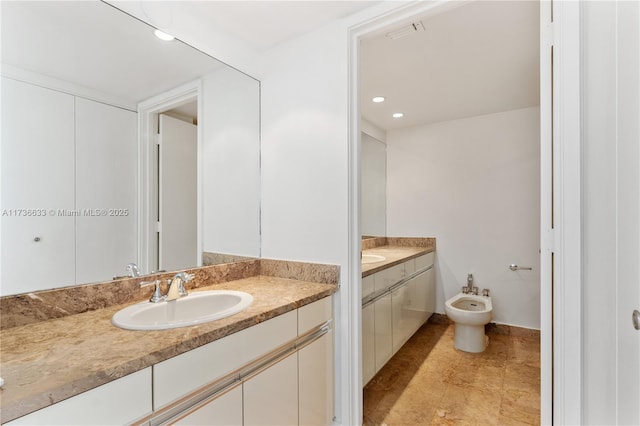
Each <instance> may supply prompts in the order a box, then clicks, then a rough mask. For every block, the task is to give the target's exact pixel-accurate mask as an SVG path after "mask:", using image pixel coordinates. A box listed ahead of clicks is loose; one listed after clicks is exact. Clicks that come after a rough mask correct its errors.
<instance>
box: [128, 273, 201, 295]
mask: <svg viewBox="0 0 640 426" xmlns="http://www.w3.org/2000/svg"><path fill="white" fill-rule="evenodd" d="M194 277H195V275H194V274H187V273H186V272H178V273H177V274H175V275H174V276H173V278H171V279H168V280H167V284H168V286H169V288H168V289H167V294H162V290H161V288H160V285H161V284H162V281H160V280H153V281H146V282H145V281H143V282H141V283H140V284H139V285H140V287H148V286H150V285H152V286H155V288H154V291H153V294H152V295H151V298H149V302H151V303H159V302H168V301H170V300H176V299H179V298H181V297H184V296H186V295H188V294H189V293H187V290H186V289H185V288H184V283H188V282H189V281H191V280H192V279H193V278H194Z"/></svg>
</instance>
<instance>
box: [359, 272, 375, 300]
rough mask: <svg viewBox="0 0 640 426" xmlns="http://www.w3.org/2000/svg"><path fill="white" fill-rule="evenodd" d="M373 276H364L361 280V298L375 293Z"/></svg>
mask: <svg viewBox="0 0 640 426" xmlns="http://www.w3.org/2000/svg"><path fill="white" fill-rule="evenodd" d="M374 277H375V274H374V275H369V276H366V277H364V278H363V279H362V298H365V297H367V296H368V295H370V294H372V293H373V292H374V291H376V290H375V289H376V287H375V284H374Z"/></svg>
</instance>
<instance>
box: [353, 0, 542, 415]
mask: <svg viewBox="0 0 640 426" xmlns="http://www.w3.org/2000/svg"><path fill="white" fill-rule="evenodd" d="M495 3H500V2H495ZM466 5H469V3H468V2H455V4H453V5H452V4H451V3H449V4H446V3H437V4H431V5H422V6H416V7H407V8H404V9H402V10H400V11H398V12H394V13H391V14H389V15H387V16H384V17H383V18H380V19H379V20H377V21H375V22H369V23H367V24H364V25H362V26H360V27H356V28H354V29H352V32H351V41H352V44H351V49H352V62H351V65H352V67H353V68H352V70H353V71H352V75H351V94H352V96H351V111H352V116H351V129H352V133H351V138H352V141H354V142H353V145H355V146H352V147H351V149H352V159H354V160H352V164H351V166H352V170H355V171H356V172H353V171H352V173H356V174H357V176H354V175H353V174H352V176H351V182H352V188H351V189H352V191H353V192H354V193H357V194H360V193H361V191H362V190H363V189H362V188H359V184H360V183H362V180H361V179H362V178H361V176H360V175H359V170H361V168H362V167H363V165H362V163H361V160H362V157H361V147H360V146H359V144H360V140H361V137H362V133H361V132H362V131H363V130H364V127H368V124H370V122H371V121H372V120H367V123H365V124H363V123H362V122H361V121H360V119H361V117H362V111H363V110H364V109H365V108H364V106H363V105H362V103H363V102H365V100H364V99H363V96H362V90H363V87H362V81H361V80H360V78H361V73H362V70H363V68H364V67H368V68H369V69H370V68H371V64H368V65H366V64H363V63H362V62H359V61H361V60H362V57H361V54H362V51H363V50H362V49H363V46H362V43H363V41H364V40H366V39H368V38H370V37H372V36H375V35H380V34H382V35H385V34H387V33H392V32H393V30H394V29H397V28H399V27H402V26H403V25H405V24H408V23H412V22H414V21H421V20H422V21H423V22H424V27H425V30H426V31H424V32H425V33H426V34H428V33H429V31H430V29H429V23H428V22H427V21H428V20H430V19H431V18H432V17H434V16H442V15H444V14H445V13H446V12H448V11H451V10H453V9H455V8H458V7H459V8H461V9H462V8H463V7H464V6H466ZM421 23H422V22H421ZM541 26H542V25H541V22H540V10H539V9H538V10H537V13H536V27H537V29H538V30H539V29H540V27H541ZM463 29H464V27H462V28H458V30H459V31H463ZM535 36H536V42H539V40H540V34H539V33H536V35H535ZM541 51H542V46H541V45H538V47H537V50H536V51H535V56H536V57H537V58H539V57H540V55H541ZM415 56H416V57H419V56H420V55H419V53H416V55H415ZM378 63H379V64H380V66H385V65H387V66H388V67H390V66H391V65H388V63H385V60H384V59H382V58H380V59H379V61H378ZM443 66H445V67H446V66H447V64H446V63H445V64H443ZM449 66H455V65H453V64H452V63H450V64H449ZM539 69H540V66H539V65H537V69H536V72H537V71H539ZM476 71H478V72H479V71H480V70H476ZM405 72H410V69H405ZM429 77H430V76H429V75H425V74H423V78H424V79H428V78H429ZM544 78H546V76H542V75H540V76H538V77H537V81H536V83H537V84H540V83H541V80H542V79H544ZM478 84H481V83H478ZM540 90H541V89H540V88H538V90H537V92H536V94H535V96H536V98H537V99H540ZM367 96H368V97H370V98H373V97H374V96H376V97H377V96H383V97H384V96H386V94H385V93H375V94H374V93H367ZM367 99H368V98H367ZM371 100H372V99H369V101H371ZM388 100H389V99H388V97H387V99H386V100H385V102H386V101H388ZM449 100H451V99H447V101H449ZM551 101H552V100H551V98H550V97H545V96H543V97H542V102H541V103H538V104H537V108H539V110H538V111H528V115H529V116H530V117H531V116H532V115H534V116H538V117H539V116H541V115H543V114H546V113H549V111H551ZM423 102H426V101H425V100H423ZM543 103H544V104H543ZM529 107H536V105H528V106H527V105H525V106H523V107H521V108H520V109H526V108H529ZM518 109H519V108H512V110H518ZM505 110H508V108H507V109H505ZM505 110H502V111H500V110H499V109H498V110H495V111H494V112H491V111H489V112H487V113H485V114H484V115H490V114H495V115H498V114H499V113H501V112H504V111H505ZM397 112H402V111H397ZM481 115H483V114H478V115H477V116H481ZM407 117H409V115H408V114H406V113H405V117H404V118H405V119H406V118H407ZM469 117H471V118H473V117H474V115H473V114H470V115H469ZM464 118H465V117H461V118H460V117H459V118H456V119H459V120H463V119H464ZM503 118H504V117H503ZM399 119H400V120H401V119H402V118H399ZM385 120H387V119H386V118H385ZM392 120H393V118H392V117H391V114H389V118H388V120H387V122H391V121H392ZM507 120H509V118H508V117H507ZM445 121H447V120H440V121H438V120H435V121H434V123H437V122H440V123H441V122H445ZM450 121H452V120H450ZM373 124H376V123H375V120H374V123H373ZM463 124H468V123H463ZM416 125H419V124H416ZM541 127H542V123H541V122H540V121H538V122H537V123H536V125H535V129H534V130H535V131H536V132H540V131H541ZM383 130H384V128H383ZM398 133H399V131H396V136H397V134H398ZM408 133H410V132H405V134H404V135H403V136H405V137H407V138H410V137H414V138H415V134H414V135H409V134H408ZM369 135H370V136H372V134H371V133H369ZM473 137H474V136H469V138H473ZM541 137H542V135H540V136H538V137H537V138H536V145H537V149H538V150H540V142H539V141H540V138H541ZM397 139H398V138H395V140H397ZM418 139H419V137H418ZM542 140H543V142H544V137H542ZM398 149H399V148H398ZM545 153H546V152H545ZM477 154H478V155H480V156H482V155H483V154H484V153H482V152H477ZM542 154H543V153H541V152H540V151H538V154H537V155H538V159H537V161H536V163H535V164H534V166H535V168H536V169H537V173H538V174H537V175H536V177H535V179H536V181H537V182H536V184H537V185H538V187H537V189H536V190H533V191H531V192H532V193H531V194H530V196H531V197H533V198H535V199H537V202H538V207H537V208H535V210H536V211H535V216H536V217H535V220H536V222H537V224H538V225H537V226H536V227H535V229H534V230H533V234H532V235H529V239H530V240H532V241H534V244H535V247H534V250H535V257H536V261H537V266H538V268H537V269H538V274H542V273H544V272H545V271H544V267H543V266H542V265H541V263H543V262H542V261H541V259H540V254H539V253H540V252H539V250H540V249H541V247H540V244H539V241H540V233H541V225H540V220H541V219H540V213H541V211H543V210H542V209H541V208H540V187H539V185H540V184H541V182H544V181H545V178H546V176H541V175H540V173H542V174H546V173H547V172H549V174H550V170H549V168H548V167H545V166H544V162H543V160H542V159H541V158H540V156H541V155H542ZM410 157H411V156H410V155H408V154H407V156H405V157H402V158H404V160H405V161H411V158H410ZM399 158H401V157H400V156H399V157H398V159H399ZM398 159H396V166H397V167H395V166H394V165H393V162H392V161H390V160H388V161H389V162H388V163H387V170H388V171H389V172H393V168H394V167H395V169H396V171H399V170H400V168H401V167H402V166H401V165H400V166H399V164H401V163H400V162H399V161H397V160H398ZM544 161H546V160H544ZM541 164H542V165H543V167H542V172H540V170H541V168H540V166H541ZM462 166H463V165H459V167H462ZM547 166H548V165H547ZM408 178H410V176H408V177H407V179H408ZM479 178H480V177H479ZM441 183H442V181H441ZM390 185H392V184H391V183H389V182H388V183H387V188H390V187H391V186H390ZM405 188H406V186H405ZM413 189H415V188H413ZM413 189H409V190H408V191H407V192H410V191H412V190H413ZM414 193H415V191H414ZM543 196H544V194H543ZM387 197H388V198H387V199H388V201H387V203H388V204H390V203H392V202H393V200H394V199H393V197H390V195H389V194H387ZM355 198H356V202H357V200H358V198H359V197H355ZM397 198H398V197H396V199H397ZM491 198H492V199H493V200H495V199H496V198H494V197H491ZM432 201H433V200H432ZM433 202H436V201H433ZM473 205H476V204H473ZM405 207H406V206H405ZM543 207H544V206H543ZM361 208H362V207H361V206H359V205H358V206H352V212H356V213H355V214H353V215H352V217H351V220H352V221H353V222H357V223H358V225H354V226H352V230H355V229H357V230H358V231H357V235H355V233H354V232H352V233H351V235H350V242H351V247H352V249H353V251H354V252H355V250H356V249H357V250H358V251H359V250H360V247H361V241H360V239H361V235H360V231H365V230H364V229H362V228H361V222H360V220H361V219H360V214H361V213H362V212H361V210H360V209H361ZM399 208H400V207H398V209H399ZM456 211H458V210H454V211H453V212H452V213H455V212H456ZM393 214H394V215H395V216H396V217H400V214H399V212H398V211H396V212H394V213H393ZM411 214H412V212H407V213H406V216H407V217H408V218H409V220H411V219H412V218H411ZM413 219H414V220H419V219H416V218H413ZM393 220H394V219H393V218H392V217H390V216H389V212H387V225H389V224H390V223H391V222H393ZM387 232H388V233H389V235H392V234H394V235H392V236H424V237H427V236H436V237H437V235H411V229H409V228H402V227H401V226H398V225H397V222H396V226H395V227H394V226H393V225H392V226H387ZM395 234H401V235H395ZM438 245H439V246H440V244H438ZM529 251H530V250H529ZM543 251H544V250H543ZM350 259H351V261H352V263H351V265H352V268H351V271H352V276H351V277H352V279H353V280H354V282H360V281H359V280H360V273H361V272H360V267H359V262H358V260H357V257H356V256H355V255H353V254H352V256H351V257H350ZM508 264H509V263H508V262H507V263H505V264H504V265H502V263H500V265H502V266H504V267H505V269H507V267H508ZM465 266H466V265H465ZM527 266H528V265H527ZM441 274H442V271H441ZM440 278H441V280H440V283H439V285H441V283H442V282H443V277H442V276H440ZM444 279H446V277H445V278H444ZM549 284H550V282H549V281H548V280H547V279H546V278H544V279H543V278H542V277H540V276H539V278H538V284H537V285H538V289H537V291H538V294H537V295H535V294H534V295H533V296H532V298H531V300H535V301H536V302H537V301H538V300H540V298H541V297H543V296H545V295H548V294H549V289H545V288H544V287H545V286H547V285H549ZM440 291H441V294H440V296H439V300H438V303H439V304H442V303H443V300H442V299H443V297H444V296H445V295H446V294H443V293H444V289H440ZM541 293H543V294H542V295H541ZM356 294H359V292H356ZM536 296H537V298H536ZM354 299H357V297H354ZM506 300H508V297H506ZM531 300H530V301H529V302H531ZM530 304H531V303H530ZM541 305H542V306H541ZM356 307H357V300H354V302H353V309H354V310H355V309H357V308H356ZM534 310H536V311H537V312H538V315H540V312H542V316H545V318H540V317H538V324H537V328H540V329H541V333H542V340H548V339H550V336H551V327H550V315H551V314H550V312H551V301H550V299H549V300H546V299H545V300H540V302H538V303H536V304H535V307H534ZM547 314H548V316H549V318H546V315H547ZM361 321H362V318H361V317H360V316H358V323H357V325H356V326H357V330H356V332H357V333H358V334H359V333H360V330H361V327H362V323H361ZM515 325H517V324H515ZM532 328H536V326H532ZM360 350H362V348H360ZM542 351H543V352H544V353H541V357H543V358H545V359H544V360H543V361H542V364H543V367H542V371H541V375H542V376H549V375H550V372H551V362H550V357H551V347H550V345H547V346H546V347H545V348H543V349H542ZM359 355H360V359H359V360H358V364H357V365H358V367H357V368H358V369H361V368H362V365H361V364H360V362H361V359H362V358H361V357H362V353H360V354H359ZM354 392H355V390H354ZM541 398H542V399H543V402H542V412H541V416H542V419H543V422H546V421H547V419H550V407H551V382H550V381H545V380H544V378H543V386H542V392H541Z"/></svg>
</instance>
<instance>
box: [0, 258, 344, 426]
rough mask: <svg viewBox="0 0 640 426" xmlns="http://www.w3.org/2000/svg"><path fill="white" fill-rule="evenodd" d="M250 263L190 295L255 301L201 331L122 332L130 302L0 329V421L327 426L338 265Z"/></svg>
mask: <svg viewBox="0 0 640 426" xmlns="http://www.w3.org/2000/svg"><path fill="white" fill-rule="evenodd" d="M279 263H283V264H284V263H287V265H280V264H279ZM248 264H249V265H250V266H248V267H245V269H246V270H247V273H246V275H248V276H246V277H240V278H239V279H238V277H235V279H231V280H229V281H222V282H219V283H215V284H211V283H210V282H201V283H200V286H198V287H196V288H194V289H193V291H194V293H195V292H196V291H200V290H213V289H229V290H236V291H244V292H247V293H250V294H251V295H252V296H253V298H254V301H253V304H252V305H251V306H249V307H248V308H247V309H246V310H244V311H242V312H240V313H238V314H235V315H233V316H230V317H227V318H223V319H220V320H216V321H212V322H209V323H204V324H201V325H197V326H191V327H182V328H175V329H169V330H158V331H129V330H123V329H120V328H117V327H115V326H114V325H112V323H111V318H112V316H113V315H114V313H115V312H117V311H119V310H120V309H122V308H124V307H125V306H127V305H130V304H131V303H128V304H125V305H122V304H120V305H113V306H108V307H105V308H101V309H95V310H91V311H87V312H84V313H78V314H73V315H67V316H64V317H61V318H55V319H50V320H48V321H39V322H33V323H30V324H25V325H17V326H13V327H9V328H5V329H3V330H2V336H1V337H2V369H1V372H2V377H3V378H4V379H5V386H4V388H3V390H2V411H1V421H2V423H3V424H4V423H7V422H8V424H29V425H37V424H91V423H96V422H98V423H100V424H130V423H133V424H145V425H146V424H148V425H156V424H225V425H232V424H236V425H242V424H266V423H268V424H330V423H331V421H332V419H333V376H334V374H333V332H332V317H333V308H332V306H333V305H332V294H333V293H334V292H335V291H336V290H337V277H338V272H337V267H332V266H330V265H311V264H300V263H296V262H279V261H267V260H254V261H250V262H248ZM316 266H317V268H315V269H316V272H315V276H314V272H313V271H312V272H309V269H314V267H316ZM224 268H228V266H227V265H216V266H211V267H207V268H198V269H197V270H195V271H196V272H198V271H199V272H202V271H201V270H204V269H207V270H212V271H218V272H217V273H218V274H219V273H220V271H222V270H224ZM305 269H306V272H305ZM252 274H255V275H252ZM213 275H216V272H214V273H212V274H211V276H213ZM231 275H233V274H231ZM296 275H297V276H298V277H299V278H293V277H295V276H296ZM197 279H198V278H196V280H197ZM214 281H215V280H214ZM74 289H75V291H76V292H80V291H82V289H78V288H74ZM58 291H63V290H58ZM33 296H36V297H37V295H35V294H34V295H33ZM46 297H47V296H46V295H42V299H46ZM186 297H189V296H186ZM13 302H15V303H19V302H20V301H19V300H17V299H16V300H14V301H13ZM147 303H148V302H147ZM162 303H170V302H162ZM7 306H8V305H7V300H4V304H3V309H5V308H6V307H7Z"/></svg>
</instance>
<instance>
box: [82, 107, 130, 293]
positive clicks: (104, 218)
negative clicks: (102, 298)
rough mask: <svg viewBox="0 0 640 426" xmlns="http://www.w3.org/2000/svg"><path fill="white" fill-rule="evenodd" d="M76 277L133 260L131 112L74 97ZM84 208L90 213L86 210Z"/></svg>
mask: <svg viewBox="0 0 640 426" xmlns="http://www.w3.org/2000/svg"><path fill="white" fill-rule="evenodd" d="M75 105H76V120H75V135H76V162H75V164H76V176H75V185H76V186H75V188H76V210H77V211H79V212H84V213H81V214H80V215H78V217H76V282H77V283H89V282H96V281H107V280H110V279H111V277H113V276H114V275H122V273H123V272H124V268H125V265H126V264H128V263H131V262H136V263H137V262H138V260H137V257H138V247H137V243H138V233H137V230H138V227H137V225H138V217H137V214H136V210H137V203H138V192H137V184H136V181H137V177H138V145H137V142H136V139H137V136H138V134H137V130H138V129H137V119H138V117H137V114H136V113H135V112H132V111H128V110H125V109H122V108H117V107H114V106H111V105H106V104H103V103H101V102H95V101H91V100H88V99H83V98H76V101H75ZM87 211H90V213H86V212H87Z"/></svg>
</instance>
